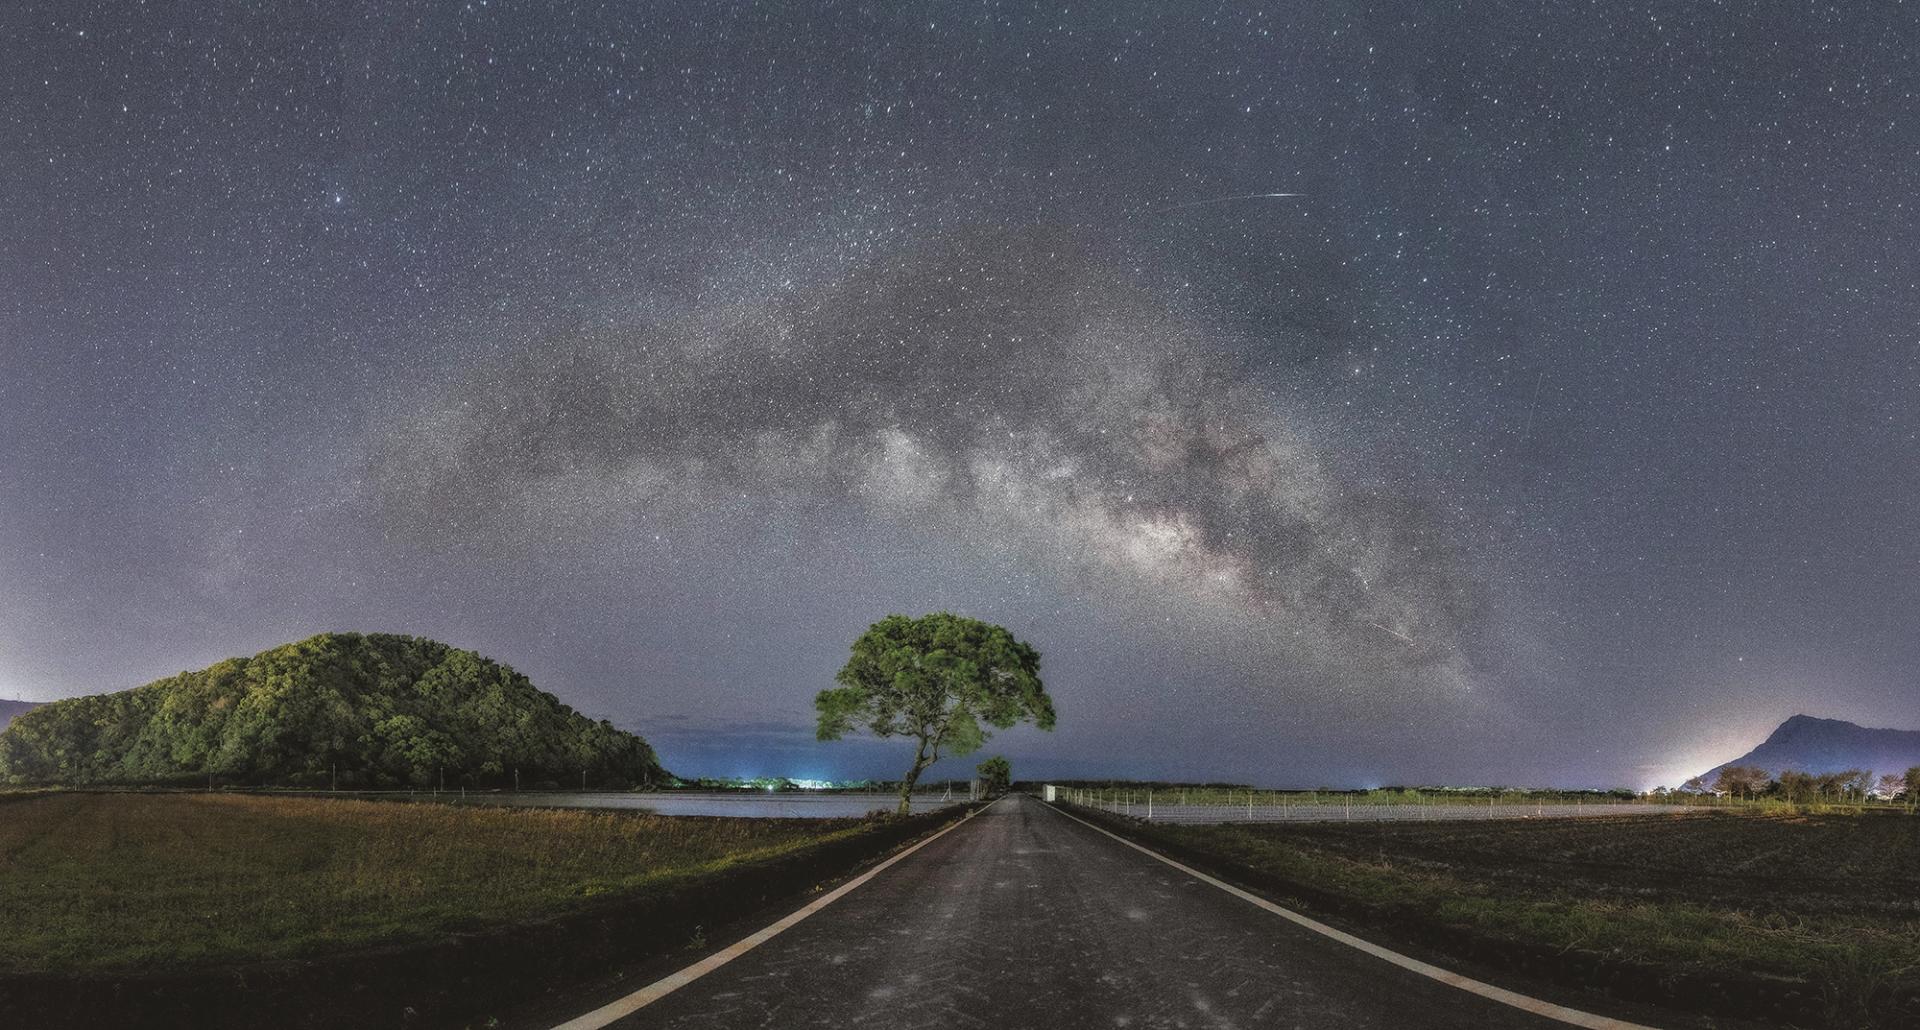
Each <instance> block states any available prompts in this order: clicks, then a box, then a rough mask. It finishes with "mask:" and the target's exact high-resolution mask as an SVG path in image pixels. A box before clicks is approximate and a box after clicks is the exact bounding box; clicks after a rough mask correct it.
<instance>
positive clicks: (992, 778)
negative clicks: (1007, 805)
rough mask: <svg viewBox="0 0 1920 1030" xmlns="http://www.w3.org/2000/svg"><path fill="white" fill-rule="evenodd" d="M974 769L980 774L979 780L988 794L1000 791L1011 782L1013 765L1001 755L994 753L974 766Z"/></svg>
mask: <svg viewBox="0 0 1920 1030" xmlns="http://www.w3.org/2000/svg"><path fill="white" fill-rule="evenodd" d="M974 771H975V772H977V773H979V774H980V780H981V782H982V784H983V785H984V786H985V787H986V791H987V793H989V794H999V793H1002V792H1004V791H1005V790H1006V789H1007V786H1008V785H1009V784H1011V783H1012V782H1013V765H1012V764H1011V763H1009V762H1008V761H1007V760H1006V758H1005V757H1004V756H1001V755H994V756H993V757H992V758H989V759H987V760H986V761H984V762H981V763H980V764H979V765H977V766H974Z"/></svg>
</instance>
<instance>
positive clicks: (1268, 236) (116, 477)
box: [0, 0, 1920, 786]
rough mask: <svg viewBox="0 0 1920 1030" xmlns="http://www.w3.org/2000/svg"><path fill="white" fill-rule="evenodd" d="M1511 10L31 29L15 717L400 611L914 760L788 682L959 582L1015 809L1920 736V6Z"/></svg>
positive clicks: (610, 702) (836, 13) (597, 696)
mask: <svg viewBox="0 0 1920 1030" xmlns="http://www.w3.org/2000/svg"><path fill="white" fill-rule="evenodd" d="M1436 6H1437V5H1436ZM1469 6H1470V7H1471V10H1470V11H1468V12H1453V13H1442V12H1439V11H1437V10H1432V9H1430V7H1429V5H1414V4H1380V5H1353V4H1340V3H1326V2H1321V0H1312V2H1300V3H1291V4H1289V3H1277V4H1269V5H1266V6H1264V7H1257V8H1256V7H1254V6H1251V5H1238V4H1225V5H1203V4H1193V3H1147V2H1138V3H1118V2H1116V3H1099V4H1072V5H1068V4H1059V3H1056V4H1049V5H1045V6H1028V5H1023V4H1003V3H939V4H926V3H900V4H894V3H873V4H860V5H850V4H832V3H768V4H758V5H755V4H728V5H696V4H665V3H663V4H640V3H580V4H568V5H550V4H546V3H530V2H529V3H509V2H499V0H495V2H492V3H487V2H479V0H476V2H475V3H471V4H462V3H431V4H429V3H405V2H365V3H352V4H350V3H340V4H334V3H309V4H285V5H281V4H275V5H265V4H250V3H221V2H215V0H199V2H191V3H164V2H151V3H139V4H134V3H122V2H112V3H89V2H83V0H58V2H25V3H9V4H7V5H5V6H4V7H3V8H0V697H16V698H25V699H33V700H50V699H54V698H59V697H65V696H71V695H77V694H83V693H96V692H100V691H105V690H116V689H122V688H125V687H130V686H133V685H136V684H139V683H142V682H146V681H148V680H150V679H153V678H156V677H158V676H162V675H167V674H171V673H173V672H177V671H179V670H181V669H185V668H198V667H200V666H203V665H206V664H209V663H211V662H213V661H216V660H218V659H220V658H223V657H227V656H230V655H237V654H250V653H252V652H254V651H257V650H260V649H262V648H265V647H268V646H272V645H274V644H277V643H281V642H284V641H288V640H292V639H297V638H300V637H304V636H308V635H311V634H313V633H316V632H321V631H325V630H379V631H389V632H404V633H413V634H419V635H425V636H431V637H435V638H439V639H443V640H446V641H448V642H449V643H453V644H456V645H459V646H463V647H470V648H473V649H476V650H478V651H481V652H482V653H485V654H487V655H490V656H492V657H495V658H497V659H499V660H501V661H504V662H507V663H508V664H511V665H513V666H515V667H516V668H518V669H520V670H521V671H523V672H525V673H527V674H528V675H529V676H531V677H532V678H533V679H534V681H535V682H536V683H537V684H539V685H541V686H542V687H544V688H546V689H548V690H550V691H552V692H554V693H555V694H557V695H559V696H560V697H561V698H562V699H563V700H565V701H567V702H568V703H570V704H572V705H573V706H575V707H576V708H579V709H580V710H582V711H584V712H586V713H588V714H589V715H592V716H594V717H597V718H608V719H611V720H612V721H613V722H615V723H616V724H617V725H620V726H622V727H625V728H630V729H635V730H638V731H640V732H642V733H644V734H645V735H646V736H647V737H648V738H649V739H650V740H651V741H652V742H653V743H654V744H655V745H656V746H657V747H658V748H659V750H660V751H661V753H662V757H663V759H664V760H665V762H666V763H667V765H668V766H669V767H670V768H672V769H674V770H675V771H677V772H680V773H682V774H706V775H752V774H785V775H792V776H848V775H897V774H898V772H899V771H900V770H901V769H902V768H904V765H905V763H906V760H907V758H908V757H909V755H908V753H907V751H905V750H903V746H902V745H900V744H899V743H898V742H893V743H891V744H887V745H874V744H870V743H865V742H859V741H849V742H841V743H836V744H818V743H815V742H814V741H813V739H812V712H811V699H812V696H813V694H814V692H815V691H817V690H819V689H820V688H822V687H824V686H827V685H829V684H830V682H831V677H832V675H833V673H834V671H835V670H836V669H837V668H838V667H839V665H840V663H841V662H842V661H843V660H844V658H845V655H846V649H847V646H848V644H849V643H850V642H851V641H852V640H853V638H854V637H855V636H857V635H858V634H859V632H860V631H861V630H862V629H863V628H865V626H866V625H867V624H868V623H870V622H872V621H874V620H875V619H877V618H878V617H880V616H881V615H884V614H886V613H888V612H891V611H901V612H907V613H911V614H919V613H922V612H926V611H931V610H936V609H950V610H954V611H959V612H963V613H966V614H969V615H973V616H976V617H980V618H985V619H988V620H991V621H995V622H999V623H1003V624H1005V625H1007V626H1008V627H1009V628H1011V629H1013V630H1014V631H1015V632H1016V634H1018V635H1019V636H1021V637H1022V638H1023V639H1026V640H1028V641H1029V642H1031V643H1032V644H1034V645H1035V646H1036V647H1038V648H1039V649H1040V650H1041V651H1042V652H1043V654H1044V655H1045V661H1044V666H1043V673H1044V675H1045V678H1046V681H1047V683H1048V686H1049V688H1050V690H1051V692H1052V694H1053V696H1054V698H1055V701H1056V704H1057V707H1058V709H1059V713H1060V720H1059V728H1058V730H1057V731H1056V732H1054V733H1053V734H1050V735H1049V734H1041V733H1039V732H1037V731H1033V730H1031V729H1022V730H1016V731H1013V732H1009V733H1006V734H1003V735H1001V736H1000V737H999V738H997V739H996V741H994V742H992V743H990V744H989V745H988V749H989V750H988V752H987V753H993V752H996V751H997V752H1004V753H1005V754H1007V755H1008V756H1009V757H1010V758H1012V759H1013V761H1014V768H1015V772H1016V775H1020V776H1033V777H1044V776H1051V777H1066V776H1104V775H1122V776H1132V777H1149V776H1151V777H1162V778H1174V777H1183V778H1207V779H1214V778H1227V779H1237V780H1243V781H1255V782H1259V783H1262V784H1269V785H1293V786H1317V785H1345V784H1352V783H1406V782H1436V781H1447V782H1456V783H1457V782H1471V783H1486V782H1507V783H1528V784H1565V785H1595V786H1613V785H1628V786H1651V785H1653V784H1654V783H1659V782H1665V783H1676V782H1678V781H1679V780H1680V779H1682V778H1684V777H1685V776H1686V775H1688V774H1690V773H1693V772H1698V771H1701V770H1703V769H1705V768H1707V767H1709V766H1711V765H1714V764H1716V763H1717V762H1719V761H1722V760H1725V759H1728V758H1731V757H1733V756H1735V755H1738V754H1739V753H1741V752H1742V751H1744V750H1745V749H1746V748H1747V747H1748V746H1749V745H1751V744H1752V743H1754V742H1757V741H1758V740H1759V739H1760V738H1761V737H1762V736H1764V735H1765V734H1766V732H1767V731H1768V730H1769V729H1771V727H1772V726H1773V725H1774V724H1775V723H1777V722H1778V721H1780V720H1781V719H1784V718H1785V717H1787V716H1789V715H1792V714H1794V713H1796V712H1807V713H1810V714H1815V715H1822V716H1831V717H1837V718H1844V719H1850V720H1853V721H1856V722H1861V723H1864V724H1867V725H1882V726H1898V727H1904V728H1920V714H1916V711H1917V710H1920V705H1917V704H1916V702H1920V688H1917V687H1916V676H1915V669H1916V663H1917V662H1920V632H1917V631H1920V614H1917V613H1920V607H1916V605H1917V603H1920V461H1917V460H1916V459H1917V458H1920V453H1917V451H1916V433H1920V406H1916V400H1920V392H1917V391H1920V290H1917V289H1916V284H1917V283H1920V246H1917V244H1920V218H1916V203H1920V201H1916V187H1920V98H1916V90H1917V89H1920V65H1917V64H1916V63H1915V60H1914V55H1915V54H1916V53H1920V19H1916V18H1914V17H1913V13H1912V12H1910V11H1905V10H1902V9H1898V8H1896V7H1894V6H1890V5H1868V4H1835V5H1826V4H1806V3H1775V4H1744V3H1729V4H1723V5H1721V4H1706V3H1660V4H1652V5H1646V4H1640V3H1629V2H1611V0H1610V2H1606V3H1596V4H1554V3H1548V4H1538V3H1486V4H1476V5H1469ZM1276 193H1287V194H1297V196H1265V194H1276ZM909 749H910V746H909ZM974 760H976V759H968V760H966V761H964V762H950V763H947V764H945V765H943V766H942V767H940V768H939V769H937V770H936V771H935V772H934V774H933V775H935V776H939V775H942V774H951V775H960V774H962V773H963V772H964V771H965V770H969V769H971V766H972V762H973V761H974Z"/></svg>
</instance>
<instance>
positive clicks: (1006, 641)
mask: <svg viewBox="0 0 1920 1030" xmlns="http://www.w3.org/2000/svg"><path fill="white" fill-rule="evenodd" d="M834 679H835V680H836V681H837V682H838V683H839V684H840V685H839V686H838V687H834V688H830V689H827V690H822V691H821V692H820V693H819V694H818V695H816V696H815V697H814V702H813V703H814V709H815V710H816V712H817V713H818V714H819V723H818V727H817V729H818V736H819V738H820V739H821V740H838V739H839V738H840V737H842V736H844V735H846V734H847V733H849V732H851V731H853V730H854V729H856V728H858V729H864V730H866V731H867V732H869V733H872V734H873V735H874V736H877V737H894V736H906V737H912V738H914V740H915V741H916V742H917V749H916V750H915V752H914V759H913V765H912V766H911V767H910V768H909V769H908V771H907V774H906V776H905V778H904V779H903V780H902V781H901V786H900V806H899V812H900V814H902V815H905V814H906V812H907V809H908V804H909V802H910V800H911V798H912V794H913V786H914V784H915V783H916V782H918V780H919V778H920V774H921V773H922V772H924V771H926V769H927V767H928V766H931V765H933V764H934V763H935V762H937V761H939V760H940V759H941V758H942V757H943V756H950V755H951V756H959V755H966V754H971V753H973V752H974V751H977V750H979V748H980V745H981V744H983V743H985V742H986V740H987V738H988V737H989V736H990V735H991V732H990V730H989V729H988V727H992V728H994V729H1007V728H1009V727H1011V726H1013V725H1015V724H1016V723H1020V722H1031V723H1033V724H1034V725H1035V726H1038V727H1040V728H1041V729H1043V730H1051V729H1053V722H1054V713H1053V701H1052V699H1051V698H1049V697H1047V692H1046V688H1045V686H1044V685H1043V684H1042V683H1041V681H1040V652H1039V651H1037V650H1035V649H1034V648H1033V647H1031V646H1030V645H1028V644H1025V643H1022V642H1021V641H1019V640H1016V639H1014V636H1013V634H1012V633H1009V632H1008V631H1007V630H1006V629H1004V628H1002V627H1000V626H995V625H993V624H991V623H986V622H981V621H980V620H978V619H969V618H966V617H965V616H960V615H954V614H951V613H949V612H934V613H932V614H930V615H924V616H921V617H920V618H917V619H915V618H910V617H908V616H905V615H889V616H887V617H886V618H884V619H881V620H880V621H879V622H876V623H874V624H873V625H872V626H870V627H868V629H867V631H866V632H865V633H863V634H861V635H860V639H858V640H856V641H854V644H853V654H852V656H851V657H849V658H848V659H847V664H846V665H845V666H844V667H842V668H841V670H840V672H839V674H838V675H836V676H835V677H834Z"/></svg>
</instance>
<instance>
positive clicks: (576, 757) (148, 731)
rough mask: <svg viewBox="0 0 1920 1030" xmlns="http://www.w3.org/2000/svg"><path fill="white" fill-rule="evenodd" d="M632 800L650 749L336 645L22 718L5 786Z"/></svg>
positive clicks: (500, 686)
mask: <svg viewBox="0 0 1920 1030" xmlns="http://www.w3.org/2000/svg"><path fill="white" fill-rule="evenodd" d="M209 777H212V778H214V779H217V780H219V781H221V782H225V783H234V784H247V785H252V784H273V785H287V786H314V787H318V786H325V785H328V784H331V783H333V782H335V779H336V777H337V778H338V782H339V784H340V786H342V787H348V786H398V785H404V784H409V783H411V784H417V785H421V786H427V785H433V784H439V783H443V782H444V783H445V784H446V785H447V786H449V787H453V786H473V787H504V786H512V785H514V784H516V783H518V784H521V785H524V786H542V785H547V786H574V787H579V786H581V785H582V784H583V783H584V784H586V785H590V786H595V787H609V786H612V787H631V786H638V785H640V784H647V783H658V782H661V781H663V780H665V779H666V778H667V773H666V771H665V770H664V769H662V768H661V767H660V763H659V761H658V760H657V759H656V758H655V757H654V753H653V749H652V748H651V747H648V746H647V742H646V741H644V740H642V739H640V738H639V737H637V736H635V735H633V734H631V733H627V732H625V731H622V730H618V729H615V728H614V727H613V726H612V725H611V724H609V723H606V722H595V721H593V720H591V719H588V718H587V717H585V716H583V715H580V714H579V713H577V712H575V711H574V710H573V709H571V708H568V707H567V706H566V705H564V704H561V703H560V700H559V699H558V698H556V697H554V696H553V695H552V694H549V693H547V692H545V691H543V690H539V689H537V688H536V687H534V685H533V684H532V683H531V682H529V681H528V679H527V678H526V677H525V676H522V675H521V674H519V673H517V672H515V671H513V670H512V669H511V668H508V667H507V666H505V665H501V664H499V663H498V662H495V661H493V660H491V659H488V658H483V657H481V656H480V655H477V654H475V653H473V652H472V651H463V650H461V649H460V648H457V647H449V646H448V645H446V644H442V643H440V642H438V641H434V640H425V639H421V638H418V637H403V636H392V635H388V634H379V633H373V634H359V633H325V634H321V635H320V636H317V637H310V638H308V639H306V640H302V641H300V642H298V643H293V644H286V645H283V646H281V647H276V648H273V649H272V650H269V651H262V652H261V653H259V654H257V655H254V656H253V657H251V658H229V659H227V660H226V661H224V662H220V663H218V664H216V665H212V666H209V667H207V668H205V669H201V670H200V671H198V672H183V673H181V674H179V675H178V676H171V677H168V678H167V679H163V680H157V681H155V682H153V683H149V684H147V685H146V686H144V687H136V688H134V689H132V690H123V691H120V692H119V693H115V694H97V695H94V696H92V697H76V698H72V699H70V700H66V701H55V702H53V703H51V704H47V705H42V706H40V707H38V708H35V709H34V710H33V711H31V712H27V713H25V714H24V715H19V716H17V717H15V718H14V719H13V721H12V723H11V724H10V725H9V726H8V727H7V728H6V731H5V732H0V783H8V782H11V783H64V784H86V783H125V784H145V783H205V782H207V780H208V778H209Z"/></svg>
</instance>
